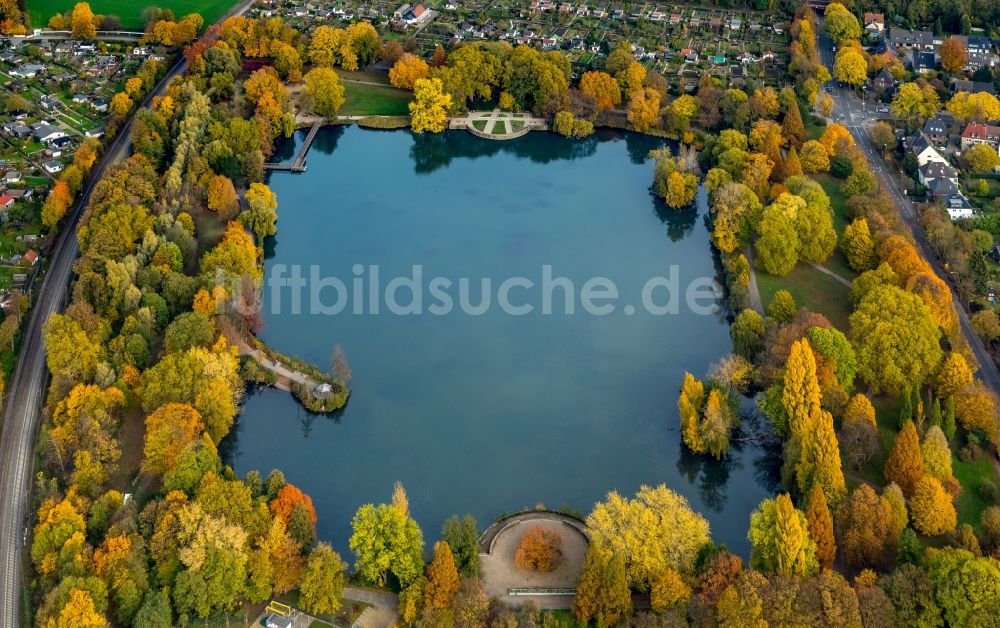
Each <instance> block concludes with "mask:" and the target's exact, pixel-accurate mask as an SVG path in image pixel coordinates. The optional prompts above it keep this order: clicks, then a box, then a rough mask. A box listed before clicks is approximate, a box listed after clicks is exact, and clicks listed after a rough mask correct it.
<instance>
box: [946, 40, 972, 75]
mask: <svg viewBox="0 0 1000 628" xmlns="http://www.w3.org/2000/svg"><path fill="white" fill-rule="evenodd" d="M938 55H940V57H941V67H942V68H944V69H945V71H946V72H951V73H952V74H954V73H956V72H961V71H962V70H964V69H965V64H966V63H968V62H969V52H968V50H966V48H965V44H964V43H962V40H961V39H959V38H958V37H955V36H952V37H947V38H945V40H944V41H943V42H942V43H941V47H940V48H938Z"/></svg>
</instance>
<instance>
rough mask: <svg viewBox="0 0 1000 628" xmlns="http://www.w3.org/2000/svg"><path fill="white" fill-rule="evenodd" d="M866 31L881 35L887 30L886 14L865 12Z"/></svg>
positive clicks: (864, 25)
mask: <svg viewBox="0 0 1000 628" xmlns="http://www.w3.org/2000/svg"><path fill="white" fill-rule="evenodd" d="M862 26H863V27H864V29H865V32H866V33H870V34H872V35H881V34H882V31H884V30H885V16H884V15H882V14H881V13H865V19H864V24H863V25H862Z"/></svg>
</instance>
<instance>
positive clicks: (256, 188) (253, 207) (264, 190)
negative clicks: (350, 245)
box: [240, 70, 333, 239]
mask: <svg viewBox="0 0 1000 628" xmlns="http://www.w3.org/2000/svg"><path fill="white" fill-rule="evenodd" d="M330 71H331V72H333V70H330ZM310 72H312V70H310ZM307 80H308V79H307ZM244 197H245V198H246V201H247V210H246V211H245V212H243V213H242V214H240V220H241V221H242V222H243V224H245V225H246V226H247V227H249V228H250V230H251V231H253V232H254V234H256V236H257V237H258V238H260V239H263V238H265V237H267V236H272V235H274V234H275V233H277V232H278V226H277V221H278V214H277V211H276V210H277V208H278V197H277V195H276V194H275V193H274V192H272V191H271V188H269V187H267V185H265V184H263V183H256V182H254V183H251V184H250V189H249V190H247V191H246V194H245V195H244Z"/></svg>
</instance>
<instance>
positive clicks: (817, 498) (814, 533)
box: [805, 484, 837, 569]
mask: <svg viewBox="0 0 1000 628" xmlns="http://www.w3.org/2000/svg"><path fill="white" fill-rule="evenodd" d="M805 514H806V522H807V523H808V527H809V538H811V539H812V541H813V542H814V543H815V544H816V560H817V561H819V564H820V566H822V567H824V568H826V569H829V568H831V567H832V566H833V560H834V558H836V556H837V541H836V539H835V538H834V536H833V517H831V516H830V509H829V507H828V506H827V503H826V496H825V495H824V494H823V490H822V488H821V487H820V485H819V484H814V485H813V487H812V490H811V491H809V501H808V504H807V505H806V513H805Z"/></svg>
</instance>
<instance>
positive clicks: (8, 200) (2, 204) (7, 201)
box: [0, 194, 14, 209]
mask: <svg viewBox="0 0 1000 628" xmlns="http://www.w3.org/2000/svg"><path fill="white" fill-rule="evenodd" d="M13 204H14V197H13V196H10V195H9V194H4V195H2V196H0V209H10V208H11V205H13Z"/></svg>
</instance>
